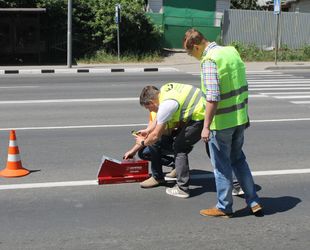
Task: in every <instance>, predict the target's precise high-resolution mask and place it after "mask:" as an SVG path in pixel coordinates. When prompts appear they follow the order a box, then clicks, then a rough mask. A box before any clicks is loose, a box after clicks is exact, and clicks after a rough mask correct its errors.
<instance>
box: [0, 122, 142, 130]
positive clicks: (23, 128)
mask: <svg viewBox="0 0 310 250" xmlns="http://www.w3.org/2000/svg"><path fill="white" fill-rule="evenodd" d="M146 125H147V124H146V123H135V124H111V125H108V124H106V125H104V124H102V125H101V124H98V125H77V126H74V125H73V126H54V127H22V128H0V131H10V130H53V129H81V128H121V127H138V126H146Z"/></svg>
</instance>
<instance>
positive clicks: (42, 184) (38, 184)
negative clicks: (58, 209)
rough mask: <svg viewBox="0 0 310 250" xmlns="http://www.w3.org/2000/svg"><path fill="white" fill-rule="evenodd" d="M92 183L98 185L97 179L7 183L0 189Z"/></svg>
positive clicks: (71, 185)
mask: <svg viewBox="0 0 310 250" xmlns="http://www.w3.org/2000/svg"><path fill="white" fill-rule="evenodd" d="M93 185H98V181H97V180H89V181H62V182H42V183H27V184H9V185H0V190H9V189H28V188H48V187H75V186H93Z"/></svg>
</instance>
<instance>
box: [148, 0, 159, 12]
mask: <svg viewBox="0 0 310 250" xmlns="http://www.w3.org/2000/svg"><path fill="white" fill-rule="evenodd" d="M147 12H153V13H162V12H163V0H149V1H148V5H147Z"/></svg>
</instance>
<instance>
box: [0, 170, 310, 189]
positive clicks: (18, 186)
mask: <svg viewBox="0 0 310 250" xmlns="http://www.w3.org/2000/svg"><path fill="white" fill-rule="evenodd" d="M309 173H310V169H309V168H305V169H284V170H269V171H253V172H252V175H253V176H271V175H290V174H309ZM210 178H214V174H213V173H208V174H196V175H191V179H193V180H200V179H210ZM166 180H175V178H166ZM95 185H98V181H97V180H84V181H62V182H42V183H26V184H8V185H0V190H16V189H30V188H52V187H76V186H95Z"/></svg>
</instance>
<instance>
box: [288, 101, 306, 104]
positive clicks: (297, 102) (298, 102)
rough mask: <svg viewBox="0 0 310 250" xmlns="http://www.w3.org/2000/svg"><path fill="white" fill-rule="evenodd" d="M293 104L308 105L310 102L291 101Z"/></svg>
mask: <svg viewBox="0 0 310 250" xmlns="http://www.w3.org/2000/svg"><path fill="white" fill-rule="evenodd" d="M291 103H293V104H310V101H296V102H295V101H292V102H291Z"/></svg>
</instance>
